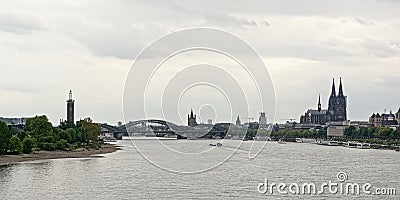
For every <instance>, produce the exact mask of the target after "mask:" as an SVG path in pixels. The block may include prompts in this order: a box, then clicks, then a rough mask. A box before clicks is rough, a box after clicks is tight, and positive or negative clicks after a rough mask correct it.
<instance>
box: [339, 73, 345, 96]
mask: <svg viewBox="0 0 400 200" xmlns="http://www.w3.org/2000/svg"><path fill="white" fill-rule="evenodd" d="M342 96H344V95H343V86H342V77H340V84H339V97H342Z"/></svg>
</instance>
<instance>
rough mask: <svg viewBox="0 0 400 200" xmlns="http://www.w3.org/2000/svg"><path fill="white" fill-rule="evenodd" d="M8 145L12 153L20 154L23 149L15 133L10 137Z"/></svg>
mask: <svg viewBox="0 0 400 200" xmlns="http://www.w3.org/2000/svg"><path fill="white" fill-rule="evenodd" d="M8 146H9V147H8V149H9V150H10V153H12V154H20V153H21V152H22V150H23V145H22V142H21V140H20V139H19V138H18V137H17V136H16V135H14V136H12V137H11V138H10V143H9V145H8Z"/></svg>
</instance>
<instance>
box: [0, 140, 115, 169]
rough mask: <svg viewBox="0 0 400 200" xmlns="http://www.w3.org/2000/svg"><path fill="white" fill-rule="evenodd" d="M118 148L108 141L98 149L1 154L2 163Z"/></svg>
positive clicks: (96, 153)
mask: <svg viewBox="0 0 400 200" xmlns="http://www.w3.org/2000/svg"><path fill="white" fill-rule="evenodd" d="M117 150H119V148H118V146H116V145H114V144H107V143H106V144H102V145H101V148H99V149H98V150H94V149H91V150H87V149H80V150H78V151H35V152H33V153H31V154H21V155H2V156H0V165H7V164H11V163H17V162H24V161H32V160H45V159H56V158H87V157H91V156H93V155H98V154H106V153H112V152H115V151H117Z"/></svg>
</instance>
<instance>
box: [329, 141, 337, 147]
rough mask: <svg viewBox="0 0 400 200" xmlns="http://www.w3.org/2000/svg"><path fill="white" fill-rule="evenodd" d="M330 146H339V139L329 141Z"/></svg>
mask: <svg viewBox="0 0 400 200" xmlns="http://www.w3.org/2000/svg"><path fill="white" fill-rule="evenodd" d="M328 146H339V144H338V142H337V141H329V142H328Z"/></svg>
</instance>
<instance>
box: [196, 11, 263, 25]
mask: <svg viewBox="0 0 400 200" xmlns="http://www.w3.org/2000/svg"><path fill="white" fill-rule="evenodd" d="M203 16H204V18H205V19H206V23H207V24H216V25H223V26H238V27H242V26H243V25H245V26H257V22H256V21H254V20H252V19H246V18H243V17H238V16H234V15H229V14H220V13H205V14H203Z"/></svg>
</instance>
